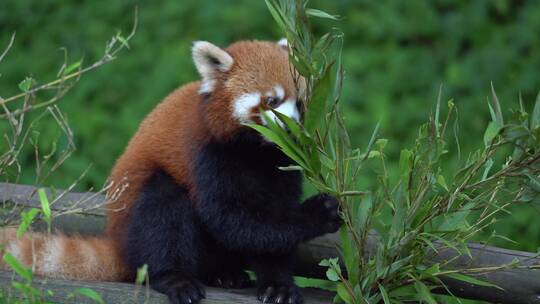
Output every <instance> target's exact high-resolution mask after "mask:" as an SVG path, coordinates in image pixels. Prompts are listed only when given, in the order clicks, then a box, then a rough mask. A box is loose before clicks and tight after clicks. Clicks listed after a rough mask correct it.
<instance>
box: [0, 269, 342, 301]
mask: <svg viewBox="0 0 540 304" xmlns="http://www.w3.org/2000/svg"><path fill="white" fill-rule="evenodd" d="M14 278H15V279H16V276H14V275H13V274H12V273H10V272H7V271H0V292H4V293H5V294H6V295H7V296H9V295H10V293H12V294H13V296H14V297H15V298H16V297H17V296H18V293H16V292H13V289H12V288H10V285H11V281H12V279H14ZM33 286H35V287H36V288H39V289H40V290H41V291H42V294H43V295H46V294H47V290H51V291H53V295H52V296H45V297H44V299H46V300H48V301H51V302H53V303H94V304H95V302H93V301H92V300H89V299H87V298H84V297H82V296H77V298H75V299H72V300H69V299H68V296H69V294H70V293H73V291H74V290H75V289H77V288H80V287H88V288H91V289H92V290H94V291H96V292H97V293H99V294H100V295H101V296H102V298H103V300H104V302H105V303H111V304H121V303H126V304H127V303H151V304H160V303H162V304H166V303H168V301H167V297H166V296H165V295H163V294H160V293H158V292H155V291H153V290H151V289H149V288H147V287H146V286H136V285H134V284H128V283H109V282H107V283H104V282H83V281H67V280H59V279H54V280H53V279H36V280H35V282H34V285H33ZM303 293H304V299H305V303H306V304H328V303H331V302H332V295H331V294H330V293H328V292H324V291H320V290H314V289H304V290H303ZM225 303H227V304H231V303H235V304H247V303H250V304H254V303H258V301H257V299H256V297H255V290H254V289H228V290H227V289H220V288H211V287H207V288H206V299H204V300H203V301H201V304H225Z"/></svg>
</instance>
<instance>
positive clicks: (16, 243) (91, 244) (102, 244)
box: [0, 228, 126, 281]
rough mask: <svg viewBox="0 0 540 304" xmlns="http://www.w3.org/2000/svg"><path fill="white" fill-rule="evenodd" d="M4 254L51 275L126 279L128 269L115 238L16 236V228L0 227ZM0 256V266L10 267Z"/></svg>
mask: <svg viewBox="0 0 540 304" xmlns="http://www.w3.org/2000/svg"><path fill="white" fill-rule="evenodd" d="M0 245H1V246H2V247H0V248H2V249H0V251H2V255H3V253H5V252H8V253H10V254H11V255H13V256H14V257H15V258H17V260H18V261H19V262H20V263H22V264H23V265H25V266H28V267H32V270H33V272H34V274H37V275H40V276H45V277H49V278H63V279H71V280H87V281H123V280H125V279H126V271H125V267H124V266H123V263H122V259H121V258H120V253H119V250H118V247H117V246H116V245H115V242H113V240H112V239H109V238H107V237H105V236H101V237H80V236H66V235H62V234H46V233H38V232H32V233H26V234H25V235H24V236H22V237H21V238H20V239H19V240H17V236H16V229H13V228H5V229H0ZM8 267H9V266H7V265H6V264H5V262H4V261H3V259H1V258H0V268H2V269H8Z"/></svg>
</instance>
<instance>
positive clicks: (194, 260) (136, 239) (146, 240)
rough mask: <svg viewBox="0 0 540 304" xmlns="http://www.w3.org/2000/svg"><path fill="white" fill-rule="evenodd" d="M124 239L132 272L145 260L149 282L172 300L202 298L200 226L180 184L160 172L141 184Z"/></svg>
mask: <svg viewBox="0 0 540 304" xmlns="http://www.w3.org/2000/svg"><path fill="white" fill-rule="evenodd" d="M127 231H128V232H127V235H126V238H125V240H124V253H125V255H126V261H127V264H128V266H129V268H130V270H131V272H132V273H135V271H136V270H137V268H139V267H141V266H143V265H144V264H147V265H148V275H149V280H150V285H151V286H152V288H154V289H155V290H157V291H160V292H162V293H165V294H166V295H167V296H168V297H169V299H170V301H171V303H177V304H194V303H197V302H199V301H200V299H202V298H204V287H203V285H202V284H201V283H199V282H198V281H197V279H196V278H197V275H198V271H199V264H200V263H199V255H200V248H201V228H200V225H199V224H198V223H197V219H196V215H195V212H194V210H193V204H192V202H191V201H190V199H189V197H188V195H187V192H186V190H185V189H184V188H182V187H180V186H178V185H177V184H176V183H175V182H174V180H173V179H172V178H171V177H170V176H169V175H167V174H166V173H164V172H156V173H155V174H154V175H153V176H152V177H151V178H150V179H149V180H148V181H147V182H146V184H145V185H144V186H143V188H142V190H141V194H140V196H139V199H138V200H137V201H136V203H135V206H134V207H133V210H132V213H131V215H130V218H129V223H128V227H127Z"/></svg>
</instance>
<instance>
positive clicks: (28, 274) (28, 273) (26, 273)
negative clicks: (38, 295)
mask: <svg viewBox="0 0 540 304" xmlns="http://www.w3.org/2000/svg"><path fill="white" fill-rule="evenodd" d="M3 259H4V262H6V264H8V265H9V267H10V268H11V269H12V270H13V271H15V272H16V273H17V274H18V275H20V276H21V277H22V278H23V279H25V280H26V281H27V282H31V281H32V270H31V269H29V268H26V267H24V266H23V265H22V264H21V263H20V262H19V261H18V260H17V259H16V258H15V257H14V256H13V255H11V254H10V253H9V252H8V253H5V254H4V257H3Z"/></svg>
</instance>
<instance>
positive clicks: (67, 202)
mask: <svg viewBox="0 0 540 304" xmlns="http://www.w3.org/2000/svg"><path fill="white" fill-rule="evenodd" d="M34 192H35V188H34V187H32V186H22V185H13V184H2V183H0V201H2V200H7V201H11V202H13V203H14V204H16V205H18V206H23V207H39V201H38V200H37V198H36V195H32V193H34ZM89 197H91V199H88V198H89ZM81 199H88V206H90V207H89V208H84V209H83V210H80V212H75V213H72V214H69V215H66V216H60V217H58V218H55V220H54V225H53V226H54V227H55V228H57V229H59V230H62V231H64V232H66V233H73V232H76V233H81V234H97V233H100V231H102V229H103V227H104V219H103V214H104V212H103V210H102V209H92V207H95V206H99V205H101V204H103V203H104V197H103V196H100V195H97V196H92V194H89V193H69V195H66V196H64V197H63V198H62V199H61V200H58V201H57V202H56V203H55V205H54V206H53V209H54V210H57V211H62V210H66V209H67V208H70V207H72V206H73V205H74V203H76V202H78V201H80V200H81ZM85 204H86V203H85ZM76 206H77V205H76ZM337 240H338V239H337V235H327V236H323V237H321V238H317V239H314V240H312V241H310V242H308V243H306V244H302V245H301V246H299V250H298V254H297V256H298V258H297V261H298V262H297V269H296V273H297V274H300V275H306V276H314V277H324V276H325V271H326V270H325V269H324V268H323V267H319V266H317V265H318V262H319V261H320V260H321V259H323V258H329V257H336V256H338V253H337V250H336V246H337V242H338V241H337ZM376 240H377V235H376V234H372V235H370V239H369V240H368V246H367V254H370V253H372V252H374V249H375V246H376ZM469 249H470V252H471V256H472V257H467V256H460V255H459V254H458V253H457V252H455V251H454V250H444V251H440V252H438V253H437V254H435V253H434V252H433V253H432V254H431V255H430V256H429V261H427V262H428V263H429V262H430V261H431V262H438V261H444V260H453V262H452V263H451V266H452V267H454V268H455V269H460V268H463V267H485V266H498V265H503V264H508V263H510V262H512V261H513V260H514V259H518V260H519V261H520V263H522V265H540V259H539V258H538V257H537V256H536V255H535V254H533V253H529V252H521V251H515V250H508V249H502V248H496V247H492V246H485V245H482V244H474V243H471V244H469ZM482 278H483V279H484V280H486V281H488V282H491V283H493V284H496V285H498V286H500V287H502V288H503V289H504V290H499V289H495V288H490V287H482V286H476V285H471V284H467V283H464V282H461V281H455V280H451V279H447V280H445V282H446V283H447V284H448V287H449V289H450V290H451V291H452V293H454V294H456V295H459V296H462V297H466V298H473V299H481V300H486V301H491V302H499V303H516V304H521V303H540V270H530V269H507V270H499V271H495V272H490V273H487V274H484V275H483V276H482Z"/></svg>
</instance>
